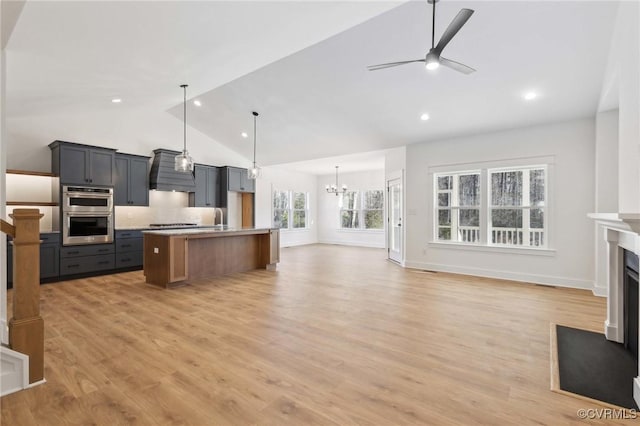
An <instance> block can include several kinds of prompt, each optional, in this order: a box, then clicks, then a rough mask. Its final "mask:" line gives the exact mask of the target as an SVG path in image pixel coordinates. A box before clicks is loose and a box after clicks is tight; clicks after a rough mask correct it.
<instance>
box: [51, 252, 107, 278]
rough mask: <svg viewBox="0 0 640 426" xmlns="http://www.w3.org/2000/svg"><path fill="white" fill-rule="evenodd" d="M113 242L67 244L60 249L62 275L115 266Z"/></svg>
mask: <svg viewBox="0 0 640 426" xmlns="http://www.w3.org/2000/svg"><path fill="white" fill-rule="evenodd" d="M115 260H116V259H115V247H114V245H113V244H91V245H86V246H66V247H62V248H61V249H60V275H61V276H66V275H76V274H87V273H91V272H101V271H108V270H110V269H114V268H115Z"/></svg>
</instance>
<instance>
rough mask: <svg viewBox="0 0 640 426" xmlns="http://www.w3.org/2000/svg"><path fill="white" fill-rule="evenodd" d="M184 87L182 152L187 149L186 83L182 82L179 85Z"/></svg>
mask: <svg viewBox="0 0 640 426" xmlns="http://www.w3.org/2000/svg"><path fill="white" fill-rule="evenodd" d="M180 87H182V88H183V89H184V103H183V114H184V145H183V148H182V150H183V152H186V151H187V87H188V85H187V84H183V85H182V86H180Z"/></svg>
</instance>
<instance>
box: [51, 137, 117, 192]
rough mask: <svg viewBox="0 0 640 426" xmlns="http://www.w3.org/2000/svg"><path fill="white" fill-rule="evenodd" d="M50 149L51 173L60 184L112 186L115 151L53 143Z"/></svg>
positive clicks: (68, 143) (74, 144) (62, 142)
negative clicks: (57, 178)
mask: <svg viewBox="0 0 640 426" xmlns="http://www.w3.org/2000/svg"><path fill="white" fill-rule="evenodd" d="M49 148H51V171H52V172H53V174H55V175H57V176H59V177H60V183H61V184H67V185H86V184H90V185H97V186H113V184H114V181H115V179H114V170H115V167H114V162H115V149H109V148H100V147H97V146H90V145H82V144H78V143H73V142H64V141H54V142H52V143H50V144H49Z"/></svg>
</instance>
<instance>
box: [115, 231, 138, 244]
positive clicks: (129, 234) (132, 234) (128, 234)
mask: <svg viewBox="0 0 640 426" xmlns="http://www.w3.org/2000/svg"><path fill="white" fill-rule="evenodd" d="M123 238H142V231H141V230H139V229H134V230H128V231H125V230H120V231H118V230H117V229H116V242H117V240H120V239H123Z"/></svg>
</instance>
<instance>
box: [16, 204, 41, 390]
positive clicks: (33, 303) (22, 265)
mask: <svg viewBox="0 0 640 426" xmlns="http://www.w3.org/2000/svg"><path fill="white" fill-rule="evenodd" d="M9 216H10V217H11V218H12V219H13V226H14V227H15V237H14V239H13V247H14V248H13V317H12V318H11V319H10V320H9V346H10V347H11V349H13V350H15V351H18V352H21V353H23V354H26V355H29V383H34V382H37V381H40V380H42V379H43V378H44V321H43V320H42V317H41V316H40V218H42V216H43V215H42V214H41V213H40V211H39V210H38V209H15V210H14V211H13V214H10V215H9Z"/></svg>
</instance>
